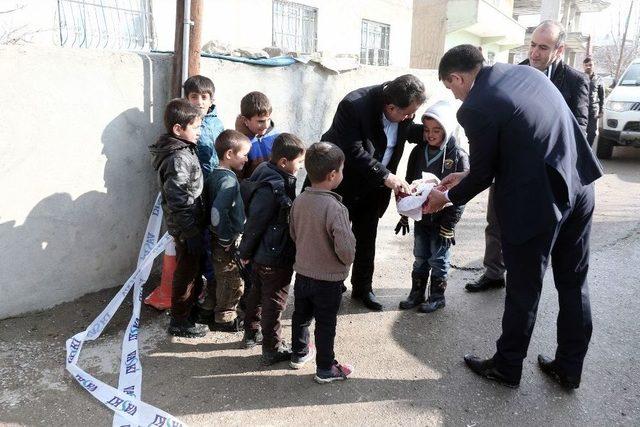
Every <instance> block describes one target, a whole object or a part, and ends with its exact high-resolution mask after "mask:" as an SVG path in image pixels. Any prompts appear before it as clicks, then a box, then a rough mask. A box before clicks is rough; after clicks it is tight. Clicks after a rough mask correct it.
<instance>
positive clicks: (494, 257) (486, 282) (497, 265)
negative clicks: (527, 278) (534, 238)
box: [465, 184, 505, 292]
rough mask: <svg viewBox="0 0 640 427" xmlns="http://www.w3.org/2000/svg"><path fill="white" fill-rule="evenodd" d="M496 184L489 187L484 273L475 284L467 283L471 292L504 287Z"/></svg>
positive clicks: (467, 287)
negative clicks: (495, 202)
mask: <svg viewBox="0 0 640 427" xmlns="http://www.w3.org/2000/svg"><path fill="white" fill-rule="evenodd" d="M494 198H495V184H491V187H489V199H488V201H487V227H486V228H485V230H484V242H485V246H484V259H483V264H484V269H485V271H484V273H483V274H482V276H480V278H478V279H477V280H476V281H475V282H471V283H467V285H466V286H465V288H466V289H467V290H468V291H470V292H478V291H484V290H487V289H491V288H500V287H502V286H504V273H505V268H504V260H503V259H502V241H501V237H500V225H499V224H498V217H497V216H496V209H495V205H494Z"/></svg>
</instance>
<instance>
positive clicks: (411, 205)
mask: <svg viewBox="0 0 640 427" xmlns="http://www.w3.org/2000/svg"><path fill="white" fill-rule="evenodd" d="M438 184H440V179H438V177H437V176H435V175H434V174H432V173H428V172H422V178H421V179H416V180H415V181H413V182H412V183H411V194H410V195H408V196H405V197H403V198H401V199H399V200H398V201H397V202H396V208H397V209H398V213H399V214H400V215H405V216H407V217H409V218H411V219H412V220H414V221H420V220H421V219H422V205H423V204H424V203H425V202H426V201H427V198H428V197H429V193H430V192H431V189H433V187H435V186H437V185H438Z"/></svg>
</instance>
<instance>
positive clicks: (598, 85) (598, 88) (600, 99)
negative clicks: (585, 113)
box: [589, 73, 604, 118]
mask: <svg viewBox="0 0 640 427" xmlns="http://www.w3.org/2000/svg"><path fill="white" fill-rule="evenodd" d="M603 107H604V85H603V84H602V79H601V78H600V76H598V75H597V74H595V73H594V74H593V75H592V76H590V77H589V117H591V118H595V117H597V116H598V114H600V113H601V112H602V108H603Z"/></svg>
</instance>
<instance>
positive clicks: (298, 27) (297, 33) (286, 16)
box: [273, 0, 318, 53]
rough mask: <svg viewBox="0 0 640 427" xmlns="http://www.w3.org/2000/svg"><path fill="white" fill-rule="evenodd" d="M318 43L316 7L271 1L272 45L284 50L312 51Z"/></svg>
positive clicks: (279, 0) (283, 0)
mask: <svg viewBox="0 0 640 427" xmlns="http://www.w3.org/2000/svg"><path fill="white" fill-rule="evenodd" d="M317 43H318V9H316V8H314V7H310V6H306V5H303V4H298V3H291V2H289V1H285V0H274V1H273V46H276V47H279V48H281V49H282V50H284V51H285V52H300V53H313V52H315V51H316V50H317Z"/></svg>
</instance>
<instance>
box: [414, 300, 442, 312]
mask: <svg viewBox="0 0 640 427" xmlns="http://www.w3.org/2000/svg"><path fill="white" fill-rule="evenodd" d="M445 305H446V304H445V300H444V297H441V298H431V297H429V299H428V300H427V302H425V303H422V304H420V307H418V311H419V312H420V313H433V312H434V311H436V310H439V309H441V308H443V307H444V306H445Z"/></svg>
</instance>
